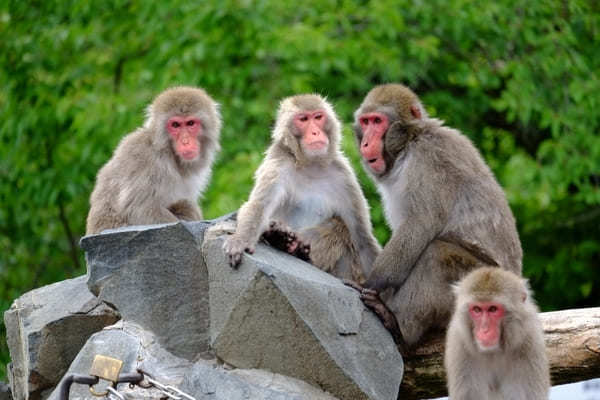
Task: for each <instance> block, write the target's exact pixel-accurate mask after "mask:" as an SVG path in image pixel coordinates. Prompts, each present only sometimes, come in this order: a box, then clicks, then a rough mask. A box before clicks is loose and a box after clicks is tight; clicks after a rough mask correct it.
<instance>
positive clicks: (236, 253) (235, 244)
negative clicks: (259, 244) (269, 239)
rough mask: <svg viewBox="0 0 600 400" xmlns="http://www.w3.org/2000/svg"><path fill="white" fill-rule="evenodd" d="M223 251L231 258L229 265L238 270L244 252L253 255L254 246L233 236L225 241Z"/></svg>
mask: <svg viewBox="0 0 600 400" xmlns="http://www.w3.org/2000/svg"><path fill="white" fill-rule="evenodd" d="M223 250H224V251H225V253H227V255H228V256H229V265H231V267H232V268H237V267H238V266H239V265H240V263H241V262H242V254H243V253H244V252H246V253H249V254H253V253H254V246H251V245H249V244H248V243H247V242H246V241H245V240H242V239H240V238H239V237H237V236H236V235H233V236H230V237H229V238H227V239H226V240H225V243H223Z"/></svg>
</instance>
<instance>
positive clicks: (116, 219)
mask: <svg viewBox="0 0 600 400" xmlns="http://www.w3.org/2000/svg"><path fill="white" fill-rule="evenodd" d="M220 130H221V116H220V114H219V109H218V105H217V103H215V102H214V100H213V99H211V98H210V96H209V95H208V94H206V92H205V91H204V90H202V89H199V88H194V87H175V88H171V89H168V90H165V91H164V92H162V93H161V94H160V95H158V97H156V99H155V100H154V102H152V104H151V105H150V106H149V107H148V112H147V118H146V121H145V123H144V125H143V126H142V127H140V128H138V129H136V130H135V131H134V132H132V133H130V134H128V135H127V136H125V137H124V138H123V139H122V140H121V142H120V143H119V145H118V146H117V149H116V150H115V152H114V154H113V156H112V158H111V159H110V160H109V161H108V162H107V163H106V164H105V165H104V166H103V167H102V168H101V169H100V172H98V177H97V179H96V186H95V187H94V191H93V192H92V195H91V198H90V212H89V214H88V218H87V228H86V234H88V235H89V234H93V233H98V232H101V231H103V230H105V229H110V228H117V227H120V226H125V225H143V224H156V223H163V222H175V221H178V220H180V219H181V220H198V219H202V212H201V211H200V207H199V206H198V196H200V194H201V193H202V191H203V190H204V188H205V187H206V185H207V183H208V181H209V178H210V172H211V165H212V162H213V160H214V158H215V155H216V154H217V152H218V150H219V134H220Z"/></svg>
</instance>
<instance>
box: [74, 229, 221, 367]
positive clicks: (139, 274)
mask: <svg viewBox="0 0 600 400" xmlns="http://www.w3.org/2000/svg"><path fill="white" fill-rule="evenodd" d="M208 226H209V224H208V223H205V222H179V223H174V224H162V225H148V226H131V227H126V228H120V229H115V230H111V231H107V232H105V233H102V234H98V235H90V236H86V237H84V238H83V239H81V247H82V248H83V249H84V250H85V251H86V261H87V267H88V275H89V280H88V285H89V288H90V290H91V291H92V292H93V293H94V294H95V295H97V296H98V298H99V299H100V300H102V301H105V302H107V303H109V304H113V305H114V306H115V307H116V308H117V309H118V310H119V312H120V313H121V315H122V316H123V319H124V320H126V321H130V322H136V323H138V324H139V325H140V326H142V327H143V328H144V329H147V330H149V331H151V332H153V333H154V334H155V335H156V338H157V340H158V341H159V342H160V343H161V344H162V345H163V346H164V347H165V349H167V350H168V351H170V352H171V353H173V354H174V355H176V356H178V357H182V358H186V359H189V360H191V359H194V358H195V357H197V356H200V357H204V358H210V357H211V352H210V344H209V337H208V335H209V332H208V324H209V316H208V312H209V310H208V274H207V271H206V266H205V265H204V261H203V258H202V255H201V253H200V244H201V243H202V238H203V232H204V230H205V229H206V228H207V227H208Z"/></svg>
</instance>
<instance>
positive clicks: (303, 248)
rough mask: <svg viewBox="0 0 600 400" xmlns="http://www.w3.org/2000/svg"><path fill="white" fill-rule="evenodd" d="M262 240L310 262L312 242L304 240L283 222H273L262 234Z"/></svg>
mask: <svg viewBox="0 0 600 400" xmlns="http://www.w3.org/2000/svg"><path fill="white" fill-rule="evenodd" d="M262 240H264V241H265V242H266V243H267V244H268V245H270V246H272V247H275V248H276V249H279V250H281V251H285V252H286V253H288V254H290V255H292V256H295V257H298V258H299V259H301V260H304V261H307V262H310V244H306V243H304V242H302V240H300V238H298V235H296V233H294V232H292V231H291V230H290V229H289V228H287V227H286V226H284V225H282V224H281V223H278V222H276V221H273V222H271V224H270V225H269V229H268V230H267V231H265V233H263V234H262Z"/></svg>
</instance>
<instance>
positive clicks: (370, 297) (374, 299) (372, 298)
mask: <svg viewBox="0 0 600 400" xmlns="http://www.w3.org/2000/svg"><path fill="white" fill-rule="evenodd" d="M360 299H361V300H362V301H363V302H365V303H366V302H371V303H373V304H379V303H381V299H380V298H379V296H377V295H374V294H372V293H364V292H361V293H360Z"/></svg>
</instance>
